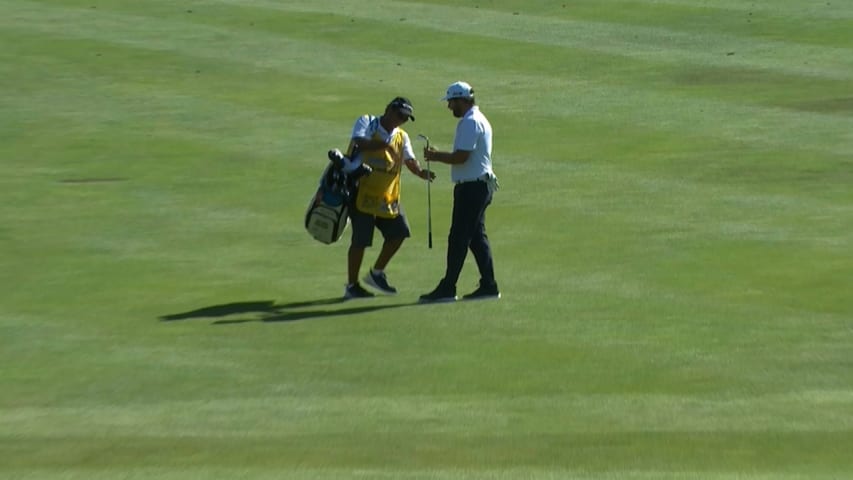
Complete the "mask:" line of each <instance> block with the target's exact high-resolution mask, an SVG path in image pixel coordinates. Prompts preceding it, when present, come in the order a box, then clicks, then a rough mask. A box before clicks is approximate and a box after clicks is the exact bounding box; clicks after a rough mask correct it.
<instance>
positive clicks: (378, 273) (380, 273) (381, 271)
mask: <svg viewBox="0 0 853 480" xmlns="http://www.w3.org/2000/svg"><path fill="white" fill-rule="evenodd" d="M370 273H372V274H374V275H382V274H384V273H385V270H377V269H375V268H371V269H370Z"/></svg>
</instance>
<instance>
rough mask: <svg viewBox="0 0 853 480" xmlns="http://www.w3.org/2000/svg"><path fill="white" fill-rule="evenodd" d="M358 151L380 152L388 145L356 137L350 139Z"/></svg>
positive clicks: (380, 141) (379, 141)
mask: <svg viewBox="0 0 853 480" xmlns="http://www.w3.org/2000/svg"><path fill="white" fill-rule="evenodd" d="M352 141H353V143H355V145H356V146H357V147H358V149H359V150H362V151H364V150H380V149H383V148H388V144H387V143H385V142H383V141H382V140H379V139H371V138H363V137H356V138H353V139H352Z"/></svg>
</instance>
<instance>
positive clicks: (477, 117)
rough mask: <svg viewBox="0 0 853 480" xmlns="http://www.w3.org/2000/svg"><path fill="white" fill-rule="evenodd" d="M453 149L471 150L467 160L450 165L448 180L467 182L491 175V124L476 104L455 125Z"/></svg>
mask: <svg viewBox="0 0 853 480" xmlns="http://www.w3.org/2000/svg"><path fill="white" fill-rule="evenodd" d="M453 150H454V151H455V150H465V151H469V152H471V155H469V156H468V160H466V161H465V162H464V163H461V164H455V165H451V166H450V180H452V181H453V182H467V181H471V180H476V179H478V178H482V177H483V176H484V175H489V176H493V175H494V171H492V125H491V124H490V123H489V121H488V120H487V119H486V116H485V115H483V114H482V112H480V108H479V107H478V106H476V105H474V106H472V107H471V109H470V110H468V111H467V112H466V113H465V115H464V116H463V117H462V118H461V119H460V120H459V123H458V124H457V125H456V137H455V138H454V139H453Z"/></svg>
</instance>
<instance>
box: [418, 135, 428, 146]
mask: <svg viewBox="0 0 853 480" xmlns="http://www.w3.org/2000/svg"><path fill="white" fill-rule="evenodd" d="M418 138H420V139H422V140H423V141H425V142H426V144H427V148H429V137H427V136H426V135H424V134H422V133H419V134H418Z"/></svg>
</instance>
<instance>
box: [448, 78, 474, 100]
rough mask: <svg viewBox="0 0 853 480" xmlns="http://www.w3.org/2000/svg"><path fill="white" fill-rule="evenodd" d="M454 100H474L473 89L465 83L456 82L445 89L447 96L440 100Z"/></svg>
mask: <svg viewBox="0 0 853 480" xmlns="http://www.w3.org/2000/svg"><path fill="white" fill-rule="evenodd" d="M454 98H474V89H473V88H471V85H468V84H467V83H465V82H456V83H454V84H453V85H451V86H449V87H447V95H445V96H444V98H442V100H451V99H454Z"/></svg>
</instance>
